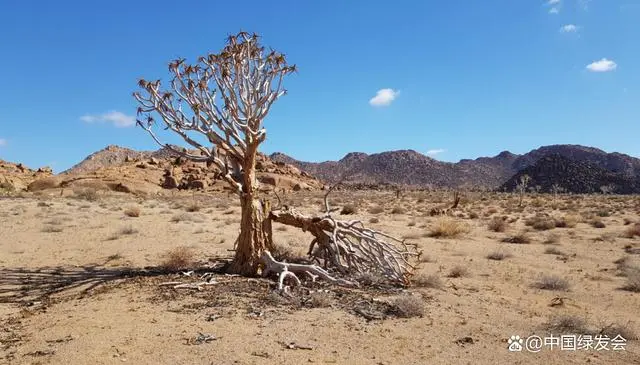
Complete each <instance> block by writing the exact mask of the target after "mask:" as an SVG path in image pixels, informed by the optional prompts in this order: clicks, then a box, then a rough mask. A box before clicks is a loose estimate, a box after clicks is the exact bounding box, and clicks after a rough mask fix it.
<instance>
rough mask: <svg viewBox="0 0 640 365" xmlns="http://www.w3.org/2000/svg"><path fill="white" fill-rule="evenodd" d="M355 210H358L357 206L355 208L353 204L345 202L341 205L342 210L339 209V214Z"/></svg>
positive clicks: (355, 211)
mask: <svg viewBox="0 0 640 365" xmlns="http://www.w3.org/2000/svg"><path fill="white" fill-rule="evenodd" d="M357 212H358V208H356V206H355V205H353V204H346V205H345V206H343V207H342V210H341V211H340V214H342V215H349V214H356V213H357Z"/></svg>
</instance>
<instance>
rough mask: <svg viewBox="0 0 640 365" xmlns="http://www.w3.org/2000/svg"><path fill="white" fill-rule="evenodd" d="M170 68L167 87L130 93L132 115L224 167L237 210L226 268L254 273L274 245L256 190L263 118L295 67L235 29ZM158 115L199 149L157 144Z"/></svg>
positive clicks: (156, 84)
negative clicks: (208, 50) (217, 44)
mask: <svg viewBox="0 0 640 365" xmlns="http://www.w3.org/2000/svg"><path fill="white" fill-rule="evenodd" d="M169 71H170V73H171V74H172V79H171V82H170V87H169V88H168V89H162V85H161V82H160V80H157V81H152V82H149V81H146V80H140V81H139V83H138V84H139V86H140V87H141V89H142V92H140V93H134V97H135V98H136V100H137V101H138V102H139V104H140V107H139V108H138V115H139V116H140V115H143V116H144V117H143V118H141V119H139V120H138V125H139V126H141V127H142V128H144V129H145V130H146V131H147V132H148V133H149V134H150V135H151V137H152V138H153V139H154V140H155V141H156V142H157V143H158V144H160V145H161V146H163V147H164V148H166V149H168V150H170V151H172V152H174V153H175V154H177V155H180V156H182V157H185V158H187V159H190V160H192V161H201V162H207V163H208V165H213V166H215V167H216V168H217V169H219V170H220V171H221V172H222V178H223V179H224V180H225V181H226V182H227V183H228V184H229V186H230V187H231V189H232V191H233V192H235V193H236V194H237V195H238V196H239V199H240V206H241V214H242V218H241V224H240V234H239V237H238V240H237V242H236V253H235V258H234V261H233V263H232V265H231V271H233V272H235V273H239V274H243V275H255V274H256V273H257V269H258V264H259V262H260V257H261V256H262V253H263V252H264V251H266V250H268V249H269V248H271V246H272V239H271V223H270V221H269V206H268V203H267V202H265V201H263V200H261V199H260V198H259V196H258V195H257V192H258V182H257V180H256V171H255V163H256V157H257V152H258V146H259V145H260V144H261V143H262V142H263V141H264V140H265V139H266V130H265V129H264V127H263V120H264V118H265V117H266V116H267V114H268V112H269V110H270V108H271V106H272V105H273V103H274V102H275V101H276V100H277V99H278V98H279V97H280V96H282V95H284V93H285V90H284V88H283V84H282V82H283V78H284V76H286V75H288V74H290V73H292V72H294V71H295V66H289V65H288V64H287V61H286V59H285V57H284V55H283V54H281V53H278V52H276V51H270V52H266V51H265V49H264V47H262V46H261V45H260V44H259V37H258V36H257V35H256V34H252V35H250V34H248V33H245V32H240V33H238V34H237V35H232V36H230V37H229V38H228V41H227V45H226V46H225V47H224V48H223V49H222V51H221V52H220V53H218V54H213V53H212V54H208V55H207V56H203V57H200V58H199V60H198V62H197V63H196V64H193V65H190V64H187V63H186V62H185V60H184V59H178V60H175V61H173V62H171V63H169ZM210 84H213V85H212V86H211V85H210ZM184 105H186V106H187V107H188V108H185V109H183V106H184ZM158 117H159V118H158ZM156 120H160V121H161V123H160V124H161V125H162V126H164V129H166V130H170V131H171V132H173V133H175V134H177V135H179V136H180V137H182V139H183V140H184V141H185V142H186V143H188V144H189V145H190V146H191V147H192V148H193V149H195V150H197V153H191V152H189V151H185V150H182V149H179V148H176V147H175V146H173V145H170V144H168V143H164V142H162V141H161V139H160V136H159V135H158V134H157V133H156V132H155V131H154V126H155V125H156ZM202 140H206V141H208V145H209V147H206V146H205V145H204V144H203V143H202V142H201V141H202Z"/></svg>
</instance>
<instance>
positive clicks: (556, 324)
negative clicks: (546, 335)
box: [545, 315, 590, 335]
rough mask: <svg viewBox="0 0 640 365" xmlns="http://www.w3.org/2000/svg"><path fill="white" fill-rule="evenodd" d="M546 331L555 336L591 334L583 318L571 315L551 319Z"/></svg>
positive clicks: (546, 325)
mask: <svg viewBox="0 0 640 365" xmlns="http://www.w3.org/2000/svg"><path fill="white" fill-rule="evenodd" d="M545 329H546V330H547V331H549V332H551V333H554V334H576V335H582V334H587V333H590V332H589V329H588V328H587V323H586V321H585V320H584V319H583V318H581V317H576V316H571V315H559V316H555V317H553V318H551V319H550V320H549V322H547V323H546V324H545Z"/></svg>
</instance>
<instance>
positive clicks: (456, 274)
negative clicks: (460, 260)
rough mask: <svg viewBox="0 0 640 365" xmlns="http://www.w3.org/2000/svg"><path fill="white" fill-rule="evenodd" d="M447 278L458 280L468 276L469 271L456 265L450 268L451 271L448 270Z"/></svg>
mask: <svg viewBox="0 0 640 365" xmlns="http://www.w3.org/2000/svg"><path fill="white" fill-rule="evenodd" d="M447 276H448V277H450V278H460V277H463V276H469V271H468V270H467V268H466V267H464V266H460V265H457V266H454V267H452V268H451V270H449V274H447Z"/></svg>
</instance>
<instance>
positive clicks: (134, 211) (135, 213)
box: [124, 207, 140, 218]
mask: <svg viewBox="0 0 640 365" xmlns="http://www.w3.org/2000/svg"><path fill="white" fill-rule="evenodd" d="M124 215H126V216H127V217H134V218H135V217H139V216H140V207H129V208H127V209H125V210H124Z"/></svg>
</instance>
